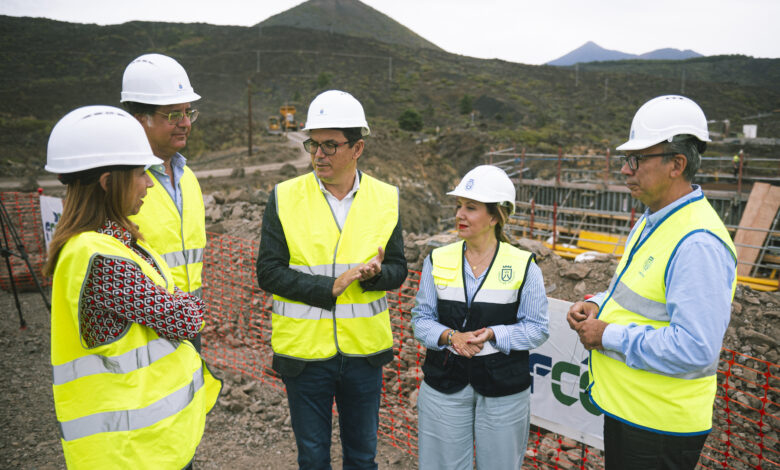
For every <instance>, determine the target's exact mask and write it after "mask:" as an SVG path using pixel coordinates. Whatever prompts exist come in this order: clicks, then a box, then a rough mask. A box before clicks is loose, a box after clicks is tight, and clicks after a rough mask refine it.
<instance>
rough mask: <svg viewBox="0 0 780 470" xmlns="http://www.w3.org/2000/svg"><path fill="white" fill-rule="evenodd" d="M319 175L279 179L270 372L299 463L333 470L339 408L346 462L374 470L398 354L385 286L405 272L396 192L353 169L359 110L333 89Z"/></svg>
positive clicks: (318, 113)
mask: <svg viewBox="0 0 780 470" xmlns="http://www.w3.org/2000/svg"><path fill="white" fill-rule="evenodd" d="M304 131H306V132H308V133H309V139H308V140H306V141H304V142H303V146H304V148H305V149H306V150H307V151H308V152H309V153H310V154H311V164H312V167H313V169H314V171H312V172H310V173H307V174H305V175H302V176H298V177H296V178H293V179H291V180H287V181H284V182H282V183H279V184H277V185H276V187H275V188H274V189H273V191H272V192H271V195H270V197H269V198H268V205H267V206H266V209H265V213H264V215H263V228H262V234H261V237H262V238H261V239H260V251H259V254H258V258H257V280H258V283H259V284H260V287H261V288H262V289H264V290H266V291H268V292H271V293H273V294H274V303H273V315H272V327H273V332H272V335H271V346H272V347H273V351H274V358H273V368H274V370H275V371H277V372H278V373H279V374H280V375H281V377H282V379H283V380H284V383H285V385H286V388H287V398H288V401H289V404H290V416H291V421H292V427H293V431H294V432H295V440H296V444H297V446H298V465H299V467H300V468H302V469H315V470H316V469H329V468H331V466H330V440H331V420H332V417H331V410H332V407H333V400H334V399H335V400H336V406H337V407H338V413H339V428H340V435H341V443H342V449H343V460H344V468H351V469H376V468H377V464H376V462H375V456H376V443H377V429H378V425H379V417H378V413H379V398H380V394H381V388H382V366H383V365H384V364H386V363H388V362H390V361H391V360H392V359H393V336H392V330H391V328H390V314H389V310H388V304H387V299H386V297H385V291H388V290H393V289H397V288H398V287H400V286H401V284H402V283H403V281H404V279H406V275H407V269H406V259H405V258H404V252H403V238H402V229H401V221H400V219H399V208H398V203H399V198H398V188H396V187H395V186H391V185H389V184H387V183H383V182H381V181H379V180H377V179H375V178H373V177H371V176H369V175H367V174H366V173H364V172H362V171H359V170H358V169H357V164H358V159H359V158H360V156H361V155H362V154H363V150H364V148H365V140H364V137H366V136H368V135H369V133H370V129H369V127H368V123H367V122H366V117H365V114H364V112H363V106H362V105H361V104H360V102H359V101H358V100H356V99H355V98H354V97H353V96H352V95H350V94H349V93H346V92H343V91H338V90H330V91H326V92H324V93H321V94H320V95H318V96H317V97H316V98H314V100H313V101H312V102H311V104H310V105H309V112H308V117H307V120H306V128H305V129H304Z"/></svg>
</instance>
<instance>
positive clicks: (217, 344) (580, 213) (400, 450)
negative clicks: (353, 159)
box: [0, 133, 780, 469]
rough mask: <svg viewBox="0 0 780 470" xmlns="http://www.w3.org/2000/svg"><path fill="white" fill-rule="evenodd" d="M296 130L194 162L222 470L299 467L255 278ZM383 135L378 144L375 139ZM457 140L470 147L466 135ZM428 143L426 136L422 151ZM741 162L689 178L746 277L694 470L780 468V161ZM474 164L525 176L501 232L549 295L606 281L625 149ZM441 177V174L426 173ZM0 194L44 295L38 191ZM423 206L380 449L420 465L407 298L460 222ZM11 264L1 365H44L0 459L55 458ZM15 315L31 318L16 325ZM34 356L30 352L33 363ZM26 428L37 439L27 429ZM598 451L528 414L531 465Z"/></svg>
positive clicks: (520, 153)
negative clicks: (265, 221)
mask: <svg viewBox="0 0 780 470" xmlns="http://www.w3.org/2000/svg"><path fill="white" fill-rule="evenodd" d="M288 137H289V138H290V139H291V140H290V143H289V144H284V143H283V141H282V140H272V141H271V144H272V145H274V146H279V145H281V146H283V147H284V146H287V145H290V146H292V147H290V149H289V151H288V153H286V154H285V153H284V152H280V154H285V155H287V157H286V158H289V161H288V163H287V164H284V165H282V164H281V163H277V164H274V166H272V167H271V166H267V167H262V169H260V168H258V167H250V166H246V167H245V168H243V169H242V170H243V171H235V168H234V170H233V171H231V172H230V173H229V174H227V175H226V176H223V177H217V178H214V177H213V176H212V177H209V176H206V174H205V173H201V174H200V175H199V177H200V178H201V179H202V181H204V183H203V184H204V200H205V202H206V218H207V227H208V228H207V230H208V237H209V238H208V245H207V249H206V253H205V257H204V298H205V300H206V303H207V305H208V313H207V320H206V328H205V330H204V332H203V333H204V354H203V355H204V357H205V359H206V360H207V362H208V363H209V365H210V366H212V367H213V368H214V369H215V371H216V373H217V374H218V375H220V376H221V377H222V378H223V379H224V381H225V387H224V389H223V393H222V395H221V398H220V399H219V402H218V405H217V407H216V409H215V411H214V412H212V414H211V415H210V416H209V418H208V420H207V428H206V434H205V435H204V439H203V442H202V444H201V446H200V448H199V451H198V454H197V455H196V460H195V462H196V464H197V466H198V468H205V469H210V468H214V469H217V468H224V467H225V466H227V465H228V464H229V462H231V463H232V465H233V466H234V468H257V467H256V465H255V463H254V462H257V459H264V460H265V461H270V462H273V464H272V465H271V466H269V467H267V468H295V465H296V464H295V441H294V438H293V435H292V431H291V427H290V424H289V415H288V412H287V403H286V399H285V397H284V386H283V384H282V382H281V380H280V378H279V376H278V375H277V374H276V373H275V372H274V371H273V370H272V369H271V356H272V351H271V349H270V331H271V323H270V309H271V300H272V299H271V296H270V294H268V293H267V292H264V291H262V290H260V289H259V288H258V287H257V281H256V277H255V263H256V256H257V250H258V242H259V233H260V227H261V220H262V212H263V209H264V205H265V201H266V199H267V197H268V191H269V190H270V188H271V186H272V185H273V184H274V183H275V182H278V181H281V180H283V179H285V178H287V177H289V176H291V175H293V174H296V173H298V172H305V171H310V167H309V166H308V161H307V160H306V159H304V158H303V156H302V155H300V153H299V152H300V150H294V149H297V148H298V146H299V145H300V144H299V143H298V140H299V138H298V137H296V135H295V134H294V133H290V134H289V136H288ZM280 139H282V137H280ZM378 139H379V140H380V141H381V137H379V138H378ZM412 145H414V144H412ZM458 146H459V147H461V148H462V147H465V145H464V142H463V140H462V139H461V140H459V141H458ZM418 147H419V145H418ZM271 148H274V147H271ZM429 151H430V150H424V149H421V148H418V152H422V153H423V154H425V153H426V152H429ZM427 158H430V156H429V157H427ZM375 161H376V160H374V159H373V157H372V158H371V159H368V160H367V161H366V163H367V165H366V167H367V168H369V169H368V170H367V171H372V170H376V171H378V172H380V173H381V171H382V169H381V167H374V166H373V165H374V162H375ZM743 161H747V162H749V165H750V167H749V169H742V170H738V171H737V172H736V176H735V175H734V173H733V172H732V167H731V162H732V159H731V157H725V156H724V157H710V158H707V157H705V159H704V163H703V165H702V169H701V171H700V174H699V175H697V180H696V182H697V183H698V184H701V185H702V187H703V188H704V192H705V195H706V196H707V198H708V199H709V200H710V201H711V203H712V205H713V207H715V208H716V210H717V211H718V212H719V214H720V215H721V217H722V218H723V220H724V222H725V223H726V225H727V227H728V229H729V231H730V232H731V234H732V237H733V238H734V241H735V245H736V247H737V250H738V256H739V265H738V269H739V284H738V287H737V293H736V295H735V298H734V302H733V304H732V317H731V324H730V326H729V328H728V331H727V334H726V339H725V342H724V346H723V350H722V352H721V356H720V364H719V367H718V378H719V387H718V394H717V399H716V402H715V423H714V428H713V432H712V433H711V435H710V437H709V439H708V441H707V444H706V447H705V453H704V455H703V457H702V459H701V460H700V466H701V468H712V469H715V468H719V469H720V468H733V469H743V468H763V469H771V468H780V450H779V449H780V349H779V348H778V337H780V292H778V275H777V274H778V273H777V269H778V267H780V266H778V264H779V263H778V259H780V230H779V229H780V227H778V208H779V207H780V188H779V187H778V186H777V182H778V179H779V178H778V176H777V175H778V171H777V162H778V161H777V160H770V159H766V161H763V160H759V159H755V160H750V159H748V158H743ZM472 162H476V163H480V162H484V163H492V164H494V165H498V166H500V167H502V168H504V169H505V171H506V172H507V174H509V175H510V176H511V177H512V179H513V181H514V182H515V183H516V185H517V195H518V197H517V201H516V207H517V212H516V213H515V214H514V215H513V216H512V218H511V221H510V223H509V224H508V226H507V229H508V231H509V233H510V235H511V238H512V240H513V243H515V244H516V245H518V246H520V247H522V248H523V249H526V250H529V251H531V252H533V253H535V255H536V257H537V262H538V264H539V266H540V267H541V269H542V272H543V275H544V281H545V288H546V292H547V296H548V297H549V298H551V299H560V300H563V301H568V302H573V301H577V300H581V299H582V298H583V297H584V296H586V295H588V294H594V293H597V292H599V291H601V290H604V289H605V288H606V286H607V284H608V283H609V279H610V278H611V276H612V273H613V272H614V270H615V268H616V266H617V262H618V260H619V257H620V256H621V255H622V250H623V245H624V243H625V237H626V235H627V234H628V232H629V230H630V228H631V226H632V225H633V224H634V222H635V221H636V220H637V219H638V218H639V216H640V215H641V214H642V213H643V212H644V207H642V206H641V204H640V203H639V202H638V201H635V200H634V199H632V198H631V196H630V194H629V192H628V190H627V188H626V187H625V186H623V185H622V184H621V181H620V174H619V171H620V162H619V160H618V159H617V158H616V157H615V156H611V155H609V154H608V153H607V154H605V155H595V154H590V155H567V154H564V153H562V152H561V153H558V154H541V153H527V152H525V151H524V150H523V149H522V148H511V147H510V148H503V149H490V148H489V149H486V151H485V152H483V153H481V154H478V155H474V157H473V158H472ZM266 165H270V164H266ZM196 171H197V168H196ZM201 171H203V172H207V171H214V170H201ZM445 179H446V182H445V183H442V184H445V185H452V184H454V182H457V176H456V175H455V174H449V173H446V174H445ZM403 181H406V180H401V181H399V182H401V184H400V186H401V192H402V193H403V192H404V183H403ZM41 183H42V184H43V185H44V186H47V189H46V190H45V191H43V194H44V195H46V194H49V195H61V189H59V188H56V187H55V188H53V189H49V186H48V185H47V183H45V182H41ZM405 184H406V185H407V186H408V185H411V184H412V182H407V183H405ZM434 184H438V183H434V182H432V183H431V185H434ZM428 189H429V190H430V189H431V188H428ZM442 194H443V192H442ZM425 199H426V198H425V197H417V200H418V202H419V204H418V205H420V206H422V205H424V202H425ZM0 200H2V201H3V204H4V206H5V207H7V208H8V212H9V214H10V220H11V221H12V222H13V225H14V226H15V227H16V230H18V232H19V233H20V234H21V240H22V243H23V244H24V247H25V249H26V251H27V253H28V255H29V260H30V261H31V265H32V267H33V270H34V271H36V277H38V278H39V279H41V282H42V283H43V284H44V286H45V287H44V292H46V295H48V284H49V282H50V281H49V280H47V279H44V278H42V277H40V267H41V265H42V263H43V261H44V259H45V254H44V246H45V245H44V240H43V235H42V233H43V227H42V226H41V218H40V195H39V193H24V192H2V193H0ZM405 205H407V206H408V205H409V204H408V203H406V204H405ZM430 205H432V206H436V207H438V208H439V212H438V214H439V215H438V217H437V219H436V224H437V226H438V227H439V228H438V230H433V231H428V232H411V231H405V252H406V257H407V260H408V263H409V276H408V278H407V280H406V282H405V283H404V286H403V287H402V288H401V289H399V290H397V291H394V292H391V293H388V300H389V304H390V311H391V320H392V325H393V330H394V340H395V346H394V351H395V360H394V361H393V362H392V363H390V364H388V365H387V366H386V367H385V369H384V387H383V395H382V404H381V408H380V431H379V434H380V436H379V437H380V448H379V455H378V457H377V461H378V463H379V465H380V468H413V467H415V466H416V455H417V436H416V421H417V414H416V408H415V405H416V399H417V393H418V390H419V386H420V384H421V381H422V378H423V374H422V370H421V366H422V363H423V361H424V358H425V348H424V347H423V346H422V345H420V344H419V343H418V342H417V341H416V340H415V339H414V335H413V332H412V330H411V327H410V322H409V321H410V318H411V312H410V311H411V308H412V307H413V306H414V297H415V295H416V291H417V288H418V283H419V276H420V270H421V267H422V261H423V259H424V258H425V256H426V255H427V254H428V253H429V252H430V251H431V250H432V249H433V248H435V247H437V246H442V245H444V244H447V243H450V242H452V241H455V240H457V236H456V235H455V232H454V230H453V229H452V228H451V225H452V223H453V219H452V214H453V206H452V201H448V200H447V199H446V198H444V197H440V198H438V199H437V201H435V203H431V204H430ZM418 209H419V208H418ZM402 212H403V213H404V216H405V217H407V218H411V217H413V215H410V214H414V212H409V211H408V208H407V210H406V211H404V209H402ZM405 222H406V220H405ZM410 222H411V220H410ZM409 225H410V226H413V224H409ZM6 236H8V234H6ZM10 265H11V271H12V273H13V274H12V275H13V278H14V280H15V281H16V282H15V283H16V285H17V287H20V288H22V290H27V291H28V292H26V293H23V294H22V296H21V299H22V304H21V305H22V308H21V309H20V310H19V316H18V319H17V317H16V315H15V313H16V310H17V309H16V307H15V305H14V302H13V296H12V295H11V293H10V292H9V290H10V286H9V282H8V281H9V275H8V270H7V268H6V267H3V268H2V269H1V270H0V286H2V288H3V292H2V293H0V299H2V307H3V308H2V310H3V319H2V321H3V329H2V331H3V333H2V337H0V341H1V342H2V345H3V347H2V348H1V349H2V350H3V354H4V355H5V357H4V360H3V363H4V364H7V365H12V364H21V363H26V362H30V363H32V362H35V363H36V365H35V370H37V371H38V372H39V374H38V375H36V374H34V373H31V372H24V373H17V372H14V373H13V374H12V377H13V378H12V382H13V384H12V387H11V389H12V390H13V391H12V393H10V394H6V395H4V400H5V402H4V407H3V409H4V410H6V411H5V412H4V413H3V417H2V420H0V422H1V423H2V426H3V428H4V429H7V430H9V431H10V432H11V433H12V434H14V435H17V436H20V437H19V438H18V439H12V440H11V441H10V442H9V443H7V444H4V445H5V447H4V448H3V449H2V450H3V453H4V454H5V455H6V456H7V457H4V458H3V459H2V460H0V465H4V466H7V467H9V468H59V467H60V466H61V465H62V460H61V459H62V456H61V450H60V448H59V443H58V440H57V437H56V428H55V422H56V421H55V419H54V415H53V409H51V406H50V405H51V403H50V400H51V392H50V385H49V383H48V378H47V377H48V374H49V372H48V371H47V368H48V357H47V353H48V346H47V344H48V337H47V334H48V325H47V321H48V313H47V311H46V308H45V306H44V304H43V302H42V300H41V296H40V295H39V294H38V293H37V292H35V291H36V288H35V285H34V282H33V277H32V276H30V273H29V270H28V268H27V266H26V264H25V263H24V262H23V261H22V260H21V259H18V258H16V257H11V259H10ZM22 321H24V322H25V325H26V326H27V327H26V328H25V329H20V328H19V326H20V324H21V322H22ZM42 333H43V334H42ZM28 356H29V357H28ZM33 356H34V357H36V359H34V360H32V359H31V358H32V357H33ZM30 393H33V394H35V395H37V397H38V398H37V399H36V400H35V402H36V403H35V405H32V404H31V402H30ZM21 402H25V403H27V405H26V406H31V410H30V411H28V412H24V413H22V414H23V416H24V417H25V419H18V418H19V415H18V414H15V412H12V411H11V410H12V409H15V407H16V406H17V405H18V404H19V403H21ZM334 429H337V427H334ZM29 435H34V436H37V437H36V438H35V439H32V440H31V439H30V438H29V437H24V436H29ZM333 439H334V445H333V448H332V451H333V453H334V459H335V461H336V462H338V461H339V460H338V459H339V458H340V454H339V453H340V445H339V443H338V435H337V432H336V431H334V437H333ZM44 444H45V445H44ZM32 456H35V457H32ZM30 458H34V459H39V464H38V465H37V466H31V467H25V466H24V465H21V464H20V462H22V461H25V459H30ZM603 464H604V462H603V456H602V451H601V450H599V448H598V447H594V446H591V445H588V444H586V443H584V442H578V440H576V439H573V438H571V437H567V436H565V435H562V434H559V433H556V432H553V431H550V430H548V429H545V428H544V427H542V426H540V425H533V426H532V431H531V436H530V439H529V446H528V450H527V452H526V459H525V464H524V467H525V468H565V469H570V468H582V469H585V468H588V469H599V468H603ZM47 465H49V466H47Z"/></svg>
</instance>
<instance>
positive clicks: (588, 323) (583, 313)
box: [566, 302, 607, 351]
mask: <svg viewBox="0 0 780 470" xmlns="http://www.w3.org/2000/svg"><path fill="white" fill-rule="evenodd" d="M598 313H599V306H598V305H596V304H594V303H593V302H576V303H574V305H572V306H571V307H570V308H569V312H568V313H567V314H566V321H567V322H568V323H569V328H571V329H572V330H574V331H576V332H577V335H578V336H579V337H580V343H582V345H583V346H585V349H587V350H588V351H591V350H593V349H603V347H602V344H601V336H602V335H603V334H604V330H605V329H606V328H607V323H606V322H604V321H602V320H599V319H597V318H596V315H598Z"/></svg>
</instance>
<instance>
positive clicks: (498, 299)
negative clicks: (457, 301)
mask: <svg viewBox="0 0 780 470" xmlns="http://www.w3.org/2000/svg"><path fill="white" fill-rule="evenodd" d="M518 294H519V291H518V290H517V289H480V290H479V292H477V295H476V296H475V297H474V300H472V302H485V303H490V304H511V303H514V302H516V301H517V295H518ZM461 298H462V297H461Z"/></svg>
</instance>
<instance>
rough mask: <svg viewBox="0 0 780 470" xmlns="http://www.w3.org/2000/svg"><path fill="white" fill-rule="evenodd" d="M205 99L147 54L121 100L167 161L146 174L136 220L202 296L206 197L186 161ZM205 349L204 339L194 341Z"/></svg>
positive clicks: (175, 69) (177, 68)
mask: <svg viewBox="0 0 780 470" xmlns="http://www.w3.org/2000/svg"><path fill="white" fill-rule="evenodd" d="M199 99H200V95H198V94H197V93H195V91H194V90H193V89H192V85H190V80H189V77H188V76H187V72H186V71H185V70H184V68H183V67H182V66H181V65H180V64H179V63H178V62H176V60H174V59H172V58H170V57H168V56H165V55H162V54H144V55H142V56H140V57H138V58H136V59H135V60H133V61H132V62H130V64H129V65H128V66H127V68H125V73H124V76H123V77H122V94H121V101H122V104H123V105H124V107H125V109H126V110H127V111H128V112H129V113H130V114H132V115H133V116H135V118H136V119H137V120H138V121H139V122H140V123H141V125H142V126H143V128H144V131H146V137H147V138H148V139H149V144H150V145H151V146H152V151H153V152H154V154H155V156H157V157H158V158H160V159H161V160H162V163H161V164H159V165H152V166H151V167H150V168H149V170H147V173H148V174H149V176H150V177H151V178H152V179H153V180H154V182H155V185H154V186H153V187H152V188H151V189H150V190H149V193H148V194H147V196H146V199H145V201H144V206H143V208H142V209H141V212H139V213H138V214H137V215H135V216H133V217H132V221H133V222H135V223H137V224H138V226H139V227H140V230H141V233H143V234H144V236H145V237H146V240H147V242H148V243H149V244H150V245H151V246H152V247H153V248H154V249H155V250H157V251H158V252H159V253H160V254H162V256H163V258H164V259H165V261H166V262H167V263H168V266H170V268H171V271H172V272H173V279H174V282H175V283H176V286H177V287H179V288H180V289H181V290H183V291H184V292H189V293H191V294H193V295H197V296H198V297H202V296H203V292H202V289H201V284H202V276H201V272H202V270H203V250H204V249H205V247H206V218H205V213H206V212H205V206H204V204H203V195H202V194H201V190H200V184H199V183H198V179H197V178H196V177H195V174H194V173H193V172H192V170H191V169H190V168H189V167H188V166H187V160H186V159H185V158H184V156H182V154H181V153H179V152H180V151H181V150H182V149H183V148H184V147H185V146H186V145H187V139H188V138H189V135H190V131H191V129H192V123H193V122H195V120H196V119H197V118H198V110H197V109H194V108H193V107H192V103H193V102H194V101H197V100H199ZM193 343H194V344H195V347H196V348H198V350H199V351H200V335H198V337H197V338H195V339H194V340H193Z"/></svg>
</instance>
